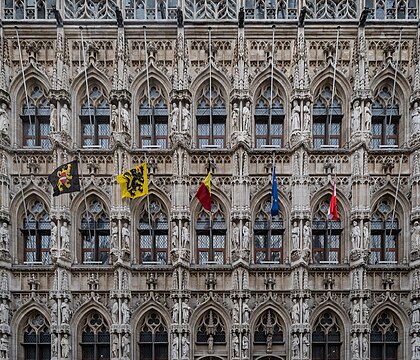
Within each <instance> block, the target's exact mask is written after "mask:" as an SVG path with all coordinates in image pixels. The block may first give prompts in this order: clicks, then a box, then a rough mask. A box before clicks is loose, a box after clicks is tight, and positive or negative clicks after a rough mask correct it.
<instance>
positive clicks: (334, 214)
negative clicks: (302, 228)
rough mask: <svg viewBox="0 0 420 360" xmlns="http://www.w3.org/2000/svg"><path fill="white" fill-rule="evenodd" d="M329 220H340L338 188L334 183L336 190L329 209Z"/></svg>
mask: <svg viewBox="0 0 420 360" xmlns="http://www.w3.org/2000/svg"><path fill="white" fill-rule="evenodd" d="M328 219H330V220H339V218H338V211H337V187H336V183H335V182H334V190H333V194H332V196H331V201H330V208H329V209H328Z"/></svg>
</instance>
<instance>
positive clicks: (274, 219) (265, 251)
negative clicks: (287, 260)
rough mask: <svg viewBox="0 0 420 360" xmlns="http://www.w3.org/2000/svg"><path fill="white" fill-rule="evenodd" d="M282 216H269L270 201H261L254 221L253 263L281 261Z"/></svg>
mask: <svg viewBox="0 0 420 360" xmlns="http://www.w3.org/2000/svg"><path fill="white" fill-rule="evenodd" d="M283 233H284V226H283V217H282V215H281V213H280V214H279V215H278V216H271V202H270V201H269V200H265V201H263V202H261V204H260V206H259V209H258V211H257V214H256V216H255V222H254V239H255V263H256V264H261V262H264V261H275V262H277V263H281V262H282V261H283Z"/></svg>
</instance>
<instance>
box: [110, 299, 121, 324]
mask: <svg viewBox="0 0 420 360" xmlns="http://www.w3.org/2000/svg"><path fill="white" fill-rule="evenodd" d="M118 310H119V306H118V300H115V301H114V304H112V309H111V317H112V322H113V323H114V324H118V322H119V321H118Z"/></svg>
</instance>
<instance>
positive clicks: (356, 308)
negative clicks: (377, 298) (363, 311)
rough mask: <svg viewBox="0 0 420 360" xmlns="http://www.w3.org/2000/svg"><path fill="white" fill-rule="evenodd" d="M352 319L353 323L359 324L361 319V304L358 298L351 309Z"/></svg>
mask: <svg viewBox="0 0 420 360" xmlns="http://www.w3.org/2000/svg"><path fill="white" fill-rule="evenodd" d="M351 319H352V322H353V324H358V323H359V321H360V305H359V302H358V301H357V300H356V299H354V300H353V309H352V310H351Z"/></svg>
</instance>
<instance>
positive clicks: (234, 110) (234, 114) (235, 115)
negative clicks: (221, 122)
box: [232, 103, 239, 132]
mask: <svg viewBox="0 0 420 360" xmlns="http://www.w3.org/2000/svg"><path fill="white" fill-rule="evenodd" d="M238 120H239V108H238V104H237V103H233V108H232V132H233V131H237V130H238Z"/></svg>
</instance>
